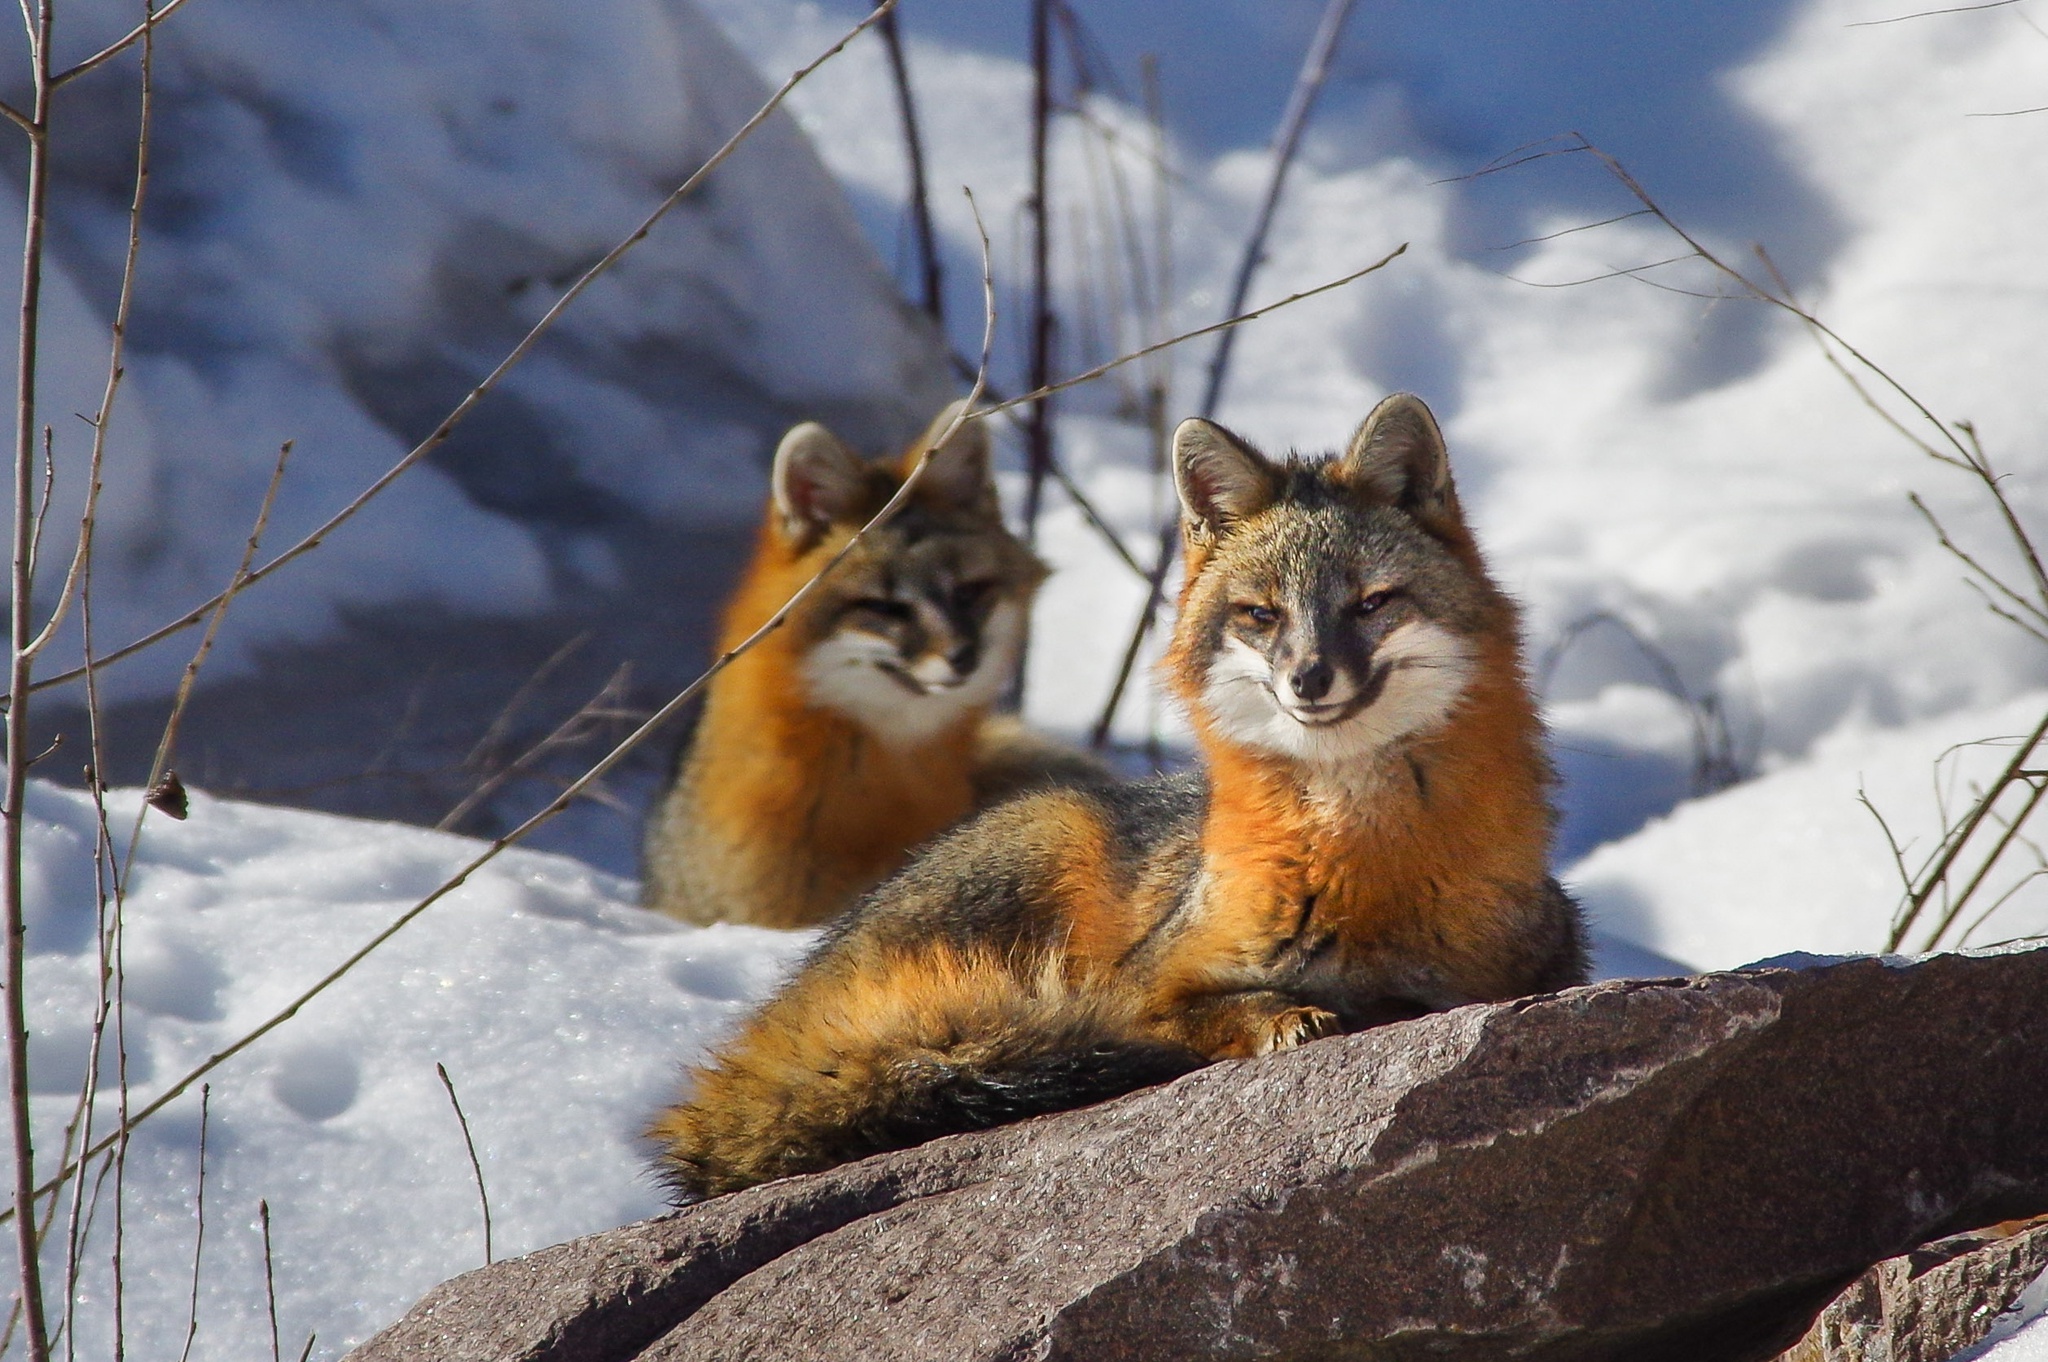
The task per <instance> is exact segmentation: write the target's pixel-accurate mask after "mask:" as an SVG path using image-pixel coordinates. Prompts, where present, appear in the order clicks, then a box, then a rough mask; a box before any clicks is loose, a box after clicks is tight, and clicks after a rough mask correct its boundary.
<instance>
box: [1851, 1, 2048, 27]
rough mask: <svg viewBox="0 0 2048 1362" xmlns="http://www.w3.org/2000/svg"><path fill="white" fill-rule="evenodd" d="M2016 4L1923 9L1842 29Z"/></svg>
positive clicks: (1997, 2) (1859, 22)
mask: <svg viewBox="0 0 2048 1362" xmlns="http://www.w3.org/2000/svg"><path fill="white" fill-rule="evenodd" d="M2018 3H2019V0H1986V3H1984V4H1981V5H1950V6H1949V7H1948V8H1947V9H1923V10H1917V11H1915V12H1914V13H1912V14H1894V15H1893V16H1892V17H1891V18H1889V19H1859V20H1857V21H1856V22H1855V23H1853V24H1843V25H1842V27H1843V28H1882V27H1883V26H1884V25H1886V24H1903V23H1905V22H1906V21H1907V20H1909V19H1931V18H1933V17H1934V16H1935V15H1937V14H1970V13H1974V12H1975V11H1977V10H1980V9H2003V8H2005V7H2006V6H2007V5H2016V4H2018Z"/></svg>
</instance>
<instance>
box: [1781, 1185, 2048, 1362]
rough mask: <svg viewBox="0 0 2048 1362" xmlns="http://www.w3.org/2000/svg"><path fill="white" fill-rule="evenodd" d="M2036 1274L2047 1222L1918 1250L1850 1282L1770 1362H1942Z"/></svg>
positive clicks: (2047, 1257)
mask: <svg viewBox="0 0 2048 1362" xmlns="http://www.w3.org/2000/svg"><path fill="white" fill-rule="evenodd" d="M2044 1271H2048V1216H2041V1217H2036V1218H2034V1219H2032V1220H2017V1221H2008V1222H2006V1223H2004V1224H2000V1225H1993V1226H1990V1227H1989V1228H1987V1229H1983V1230H1972V1231H1970V1232H1969V1233H1966V1234H1956V1235H1950V1236H1949V1237H1948V1238H1946V1239H1938V1240H1936V1241H1935V1242H1933V1243H1931V1244H1922V1245H1921V1246H1920V1247H1919V1248H1916V1249H1914V1250H1913V1251H1912V1252H1911V1253H1906V1254H1902V1255H1900V1256H1899V1257H1897V1258H1887V1259H1885V1260H1884V1261H1883V1262H1881V1263H1879V1264H1877V1266H1875V1267H1873V1268H1871V1269H1870V1271H1868V1272H1866V1273H1864V1274H1863V1275H1862V1276H1861V1277H1858V1278H1857V1279H1856V1280H1855V1281H1853V1282H1851V1283H1850V1284H1849V1289H1848V1290H1846V1291H1844V1292H1843V1293H1842V1294H1841V1295H1839V1296H1837V1297H1835V1298H1834V1300H1832V1301H1830V1302H1829V1303H1828V1307H1827V1309H1825V1310H1823V1311H1821V1312H1820V1318H1819V1319H1816V1320H1815V1321H1814V1322H1813V1327H1812V1328H1811V1329H1808V1330H1807V1331H1806V1337H1804V1338H1802V1339H1800V1340H1799V1342H1798V1343H1796V1344H1794V1345H1793V1346H1792V1347H1791V1348H1789V1349H1787V1350H1786V1351H1785V1352H1784V1353H1782V1354H1781V1355H1780V1356H1779V1357H1778V1359H1777V1362H1947V1360H1948V1359H1949V1358H1952V1357H1954V1356H1955V1355H1956V1354H1957V1353H1959V1352H1961V1351H1962V1350H1963V1349H1965V1348H1967V1347H1969V1346H1970V1345H1972V1344H1974V1343H1978V1342H1981V1341H1982V1340H1984V1339H1985V1338H1987V1337H1988V1336H1989V1335H1990V1333H1991V1330H1992V1328H1993V1326H1994V1325H1996V1324H1997V1323H1998V1322H1999V1316H2000V1315H2001V1314H2003V1313H2005V1312H2006V1311H2007V1310H2009V1309H2011V1308H2012V1307H2013V1306H2014V1305H2016V1304H2018V1303H2019V1300H2020V1297H2021V1295H2022V1293H2024V1292H2025V1291H2026V1290H2027V1289H2028V1288H2029V1287H2030V1286H2033V1285H2034V1284H2035V1283H2036V1282H2041V1281H2042V1280H2043V1279H2042V1273H2043V1272H2044Z"/></svg>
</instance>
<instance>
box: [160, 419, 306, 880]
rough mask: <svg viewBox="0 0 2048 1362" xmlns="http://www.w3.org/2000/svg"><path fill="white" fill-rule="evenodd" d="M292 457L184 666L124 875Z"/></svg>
mask: <svg viewBox="0 0 2048 1362" xmlns="http://www.w3.org/2000/svg"><path fill="white" fill-rule="evenodd" d="M291 456H292V442H291V441H290V440H286V441H285V442H284V444H283V445H281V446H279V448H278V451H277V465H276V466H275V467H274V468H272V469H271V472H270V485H269V486H267V487H265V488H264V489H263V504H262V505H261V506H260V507H258V508H257V511H256V523H255V524H254V525H253V526H252V527H251V528H250V530H249V540H248V542H247V543H246V544H244V545H243V546H242V561H241V562H239V563H237V564H236V565H235V573H234V576H232V577H230V578H229V579H228V589H227V590H225V591H223V592H221V594H220V595H219V597H218V598H217V599H218V601H219V604H218V605H216V606H214V608H213V615H212V618H210V619H208V620H207V622H206V632H205V633H204V634H202V635H200V638H199V646H198V647H197V648H195V649H193V651H192V660H191V661H189V662H187V663H186V664H185V672H184V674H183V675H182V676H180V677H179V678H178V691H177V695H176V696H175V697H174V698H173V699H172V701H171V713H170V717H169V718H167V719H166V720H165V721H164V731H163V736H162V737H161V738H159V739H158V740H157V746H156V756H155V758H154V759H152V761H151V762H150V766H149V779H148V780H147V781H146V782H144V788H145V789H147V790H149V791H150V792H151V795H152V797H150V798H145V799H144V800H143V801H142V802H141V803H140V804H138V805H137V806H136V809H135V826H134V828H133V830H131V831H130V832H129V834H128V855H127V857H126V859H125V862H124V874H125V871H126V869H128V868H132V867H133V866H134V864H135V847H136V844H137V842H139V841H140V840H141V837H142V824H143V820H144V819H145V818H147V817H148V816H149V810H150V809H151V807H153V806H155V805H156V804H157V800H156V799H155V798H154V797H153V796H154V794H155V792H156V791H157V790H158V789H160V788H162V782H164V781H166V780H167V779H169V778H171V769H170V768H171V756H172V754H173V753H174V752H175V751H176V750H177V746H178V729H179V728H180V727H181V726H182V725H183V723H184V719H185V708H186V706H187V705H189V704H190V703H191V701H192V690H193V687H194V686H196V685H197V684H198V681H199V669H200V668H201V667H204V666H205V665H206V658H207V655H208V654H210V653H211V652H212V651H213V641H214V639H215V638H216V637H217V636H218V635H219V633H220V626H221V621H222V620H224V619H225V618H227V613H228V606H229V605H230V604H231V603H233V601H234V599H235V597H236V596H237V595H238V594H240V592H241V590H242V588H243V587H244V586H246V585H247V584H248V582H249V564H250V563H251V562H253V561H255V558H256V550H257V548H258V546H260V545H261V544H262V543H263V531H264V530H265V529H266V528H267V527H268V526H269V524H270V511H271V508H272V507H273V506H275V505H276V504H277V489H278V486H279V485H280V484H281V483H283V482H284V470H285V465H286V464H287V463H288V462H289V461H290V459H291ZM177 798H178V800H179V801H180V804H179V806H178V807H180V808H182V800H183V798H184V795H183V791H182V788H181V789H180V790H179V791H178V795H177ZM173 816H174V817H177V818H183V817H184V816H185V815H184V814H183V813H182V812H175V811H174V812H173Z"/></svg>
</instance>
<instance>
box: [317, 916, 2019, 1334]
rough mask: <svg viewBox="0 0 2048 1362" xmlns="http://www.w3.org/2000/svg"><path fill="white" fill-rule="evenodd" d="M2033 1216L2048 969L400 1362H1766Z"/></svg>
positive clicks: (1491, 1075)
mask: <svg viewBox="0 0 2048 1362" xmlns="http://www.w3.org/2000/svg"><path fill="white" fill-rule="evenodd" d="M2043 1210H2048V951H2032V952H2025V953H2015V954H2006V955H2000V956H1978V957H1963V956H1942V957H1937V958H1934V959H1931V960H1928V961H1925V962H1923V963H1919V964H1911V965H1906V964H1888V963H1882V962H1879V961H1876V960H1863V961H1854V962H1850V963H1845V964H1837V965H1831V966H1828V967H1825V968H1818V969H1812V970H1804V971H1790V970H1763V971H1757V972H1743V973H1733V974H1720V975H1709V976H1702V977H1698V978H1691V979H1681V980H1668V981H1657V982H1623V983H1610V984H1603V985H1597V986H1593V987H1589V988H1582V989H1575V990H1571V991H1569V992H1567V993H1563V994H1560V995H1556V996H1553V997H1544V998H1535V999H1528V1000H1524V1001H1521V1002H1516V1003H1508V1004H1501V1005H1495V1006H1483V1007H1469V1008H1462V1009H1459V1010H1458V1011H1455V1012H1450V1013H1445V1014H1441V1015H1438V1016H1432V1017H1426V1018H1423V1019H1421V1020H1418V1021H1414V1022H1406V1023H1401V1024H1398V1025H1392V1026H1386V1027H1382V1028H1379V1029H1377V1030H1374V1031H1370V1032H1367V1033H1364V1034H1360V1035H1355V1036H1347V1037H1339V1038H1334V1039H1331V1040H1327V1041H1322V1042H1318V1043H1316V1044H1314V1045H1310V1046H1308V1047H1305V1048H1304V1049H1301V1050H1298V1051H1294V1052H1291V1053H1288V1054H1283V1055H1277V1056H1272V1057H1268V1058H1265V1059H1259V1060H1251V1061H1244V1062H1237V1063H1227V1064H1219V1065H1216V1066H1214V1067H1212V1068H1209V1069H1205V1070H1203V1071H1201V1072H1198V1073H1195V1074H1192V1075H1189V1076H1188V1077H1186V1078H1183V1079H1181V1080H1179V1081H1178V1082H1175V1083H1172V1084H1169V1085H1166V1086H1164V1087H1161V1088H1155V1089H1151V1090H1148V1091H1145V1092H1140V1093H1135V1094H1132V1095H1130V1096H1128V1097H1125V1098H1122V1099H1119V1100H1117V1101H1114V1102H1110V1103H1105V1104H1103V1105H1101V1106H1098V1107H1093V1108H1090V1109H1087V1110H1083V1111H1078V1112H1071V1113H1067V1114H1064V1115H1060V1116H1054V1117H1048V1118H1043V1119H1040V1120H1037V1121H1033V1122H1028V1123H1025V1124H1023V1125H1019V1126H1013V1127H1009V1128H1006V1129H1001V1130H996V1131H990V1132H986V1133H983V1134H979V1135H971V1136H960V1137H955V1138H951V1139H946V1140H940V1141H936V1142H934V1143H932V1144H929V1145H925V1146H923V1147H921V1148H918V1149H912V1150H906V1151H903V1152H901V1153H896V1154H890V1155H884V1156H881V1157H879V1158H875V1159H870V1160H867V1161H865V1162H862V1163H859V1164H854V1165H850V1166H848V1167H845V1168H840V1169H836V1170H833V1171H831V1172H828V1173H824V1174H819V1175H815V1176H812V1177H805V1178H796V1179H790V1180H788V1181H785V1182H780V1183H772V1184H769V1185H767V1186H764V1187H758V1188H754V1189H752V1190H750V1191H747V1192H743V1193H740V1194H738V1195H735V1196H731V1197H726V1198H722V1199H720V1200H717V1201H714V1202H711V1203H708V1204H705V1205H701V1206H696V1207H691V1208H688V1209H686V1210H684V1211H682V1212H680V1213H678V1214H675V1215H672V1216H669V1217H665V1218H662V1219H659V1220H655V1221H650V1222H646V1223H644V1224H640V1225H634V1226H628V1227H626V1228H624V1229H621V1230H616V1231H613V1232H611V1233H608V1234H600V1235H595V1236H592V1237H590V1238H586V1239H582V1240H577V1241H575V1242H572V1243H569V1244H564V1245H560V1246H558V1247H556V1248H552V1249H548V1250H545V1251H543V1252H541V1253H538V1254H534V1255H532V1256H530V1257H528V1258H525V1259H521V1260H518V1261H516V1262H509V1263H501V1264H498V1265H497V1266H495V1267H492V1268H487V1269H484V1270H482V1271H479V1272H474V1273H470V1274H468V1275H467V1276H464V1277H460V1278H457V1279H455V1280H453V1281H451V1282H448V1283H446V1284H444V1285H443V1286H441V1287H439V1288H437V1289H436V1290H435V1291H434V1292H432V1293H430V1294H429V1295H428V1296H427V1297H426V1299H424V1300H423V1301H421V1302H420V1304H419V1305H418V1306H416V1307H415V1308H414V1310H413V1311H412V1312H411V1313H410V1314H408V1315H407V1316H406V1317H405V1318H404V1319H403V1320H401V1321H399V1322H398V1323H397V1324H395V1325H393V1326H392V1327H391V1328H389V1329H387V1330H385V1331H384V1332H383V1333H381V1334H379V1335H378V1336H377V1337H375V1338H373V1339H371V1340H370V1341H369V1342H367V1343H366V1344H364V1345H363V1346H362V1347H361V1348H360V1349H358V1350H357V1352H356V1353H355V1354H354V1356H355V1357H356V1358H357V1359H359V1362H398V1359H426V1358H436V1359H485V1358H490V1359H500V1358H505V1359H510V1358H520V1359H543V1358H545V1359H561V1360H562V1362H569V1360H570V1359H574V1362H606V1360H608V1359H625V1358H633V1357H645V1358H648V1359H656V1358H660V1359H685V1358H687V1359H692V1362H707V1360H708V1359H742V1358H746V1359H771V1358H772V1359H777V1360H778V1362H785V1360H788V1362H794V1360H795V1359H856V1358H857V1359H862V1360H863V1362H885V1360H886V1359H905V1362H941V1360H942V1359H984V1358H986V1359H995V1358H1027V1357H1028V1358H1070V1359H1087V1360H1088V1362H1117V1360H1118V1359H1162V1360H1164V1359H1186V1358H1196V1357H1203V1358H1281V1359H1310V1358H1315V1359H1337V1358H1368V1357H1369V1358H1373V1359H1406V1358H1423V1357H1430V1358H1445V1357H1449V1358H1473V1359H1480V1358H1485V1359H1492V1358H1511V1357H1513V1358H1521V1357H1527V1358H1542V1359H1546V1362H1562V1360H1563V1359H1581V1358H1583V1359H1595V1358H1615V1359H1623V1358H1626V1359H1644V1358H1658V1359H1668V1360H1669V1362H1686V1359H1730V1360H1731V1362H1732V1360H1734V1359H1745V1360H1746V1359H1759V1360H1761V1359H1767V1358H1771V1357H1774V1356H1776V1355H1777V1354H1779V1353H1780V1352H1781V1351H1782V1350H1783V1349H1784V1348H1786V1347H1787V1346H1789V1345H1791V1344H1793V1343H1794V1342H1796V1341H1797V1340H1798V1339H1799V1338H1800V1336H1801V1335H1802V1333H1804V1331H1805V1330H1806V1328H1807V1327H1808V1325H1809V1324H1810V1323H1811V1322H1812V1321H1813V1319H1814V1316H1815V1314H1816V1313H1817V1312H1818V1311H1819V1310H1820V1309H1821V1308H1822V1307H1823V1306H1824V1305H1826V1304H1827V1303H1828V1302H1829V1301H1830V1300H1831V1299H1833V1298H1834V1297H1835V1296H1836V1295H1837V1294H1838V1293H1840V1291H1841V1290H1842V1288H1843V1287H1844V1286H1845V1285H1846V1284H1848V1283H1849V1282H1851V1281H1852V1280H1853V1279H1855V1278H1856V1277H1857V1276H1858V1275H1859V1274H1860V1273H1862V1272H1863V1271H1864V1270H1865V1269H1866V1268H1867V1267H1869V1266H1870V1265H1871V1264H1873V1263H1875V1262H1878V1261H1879V1260H1882V1259H1885V1258H1888V1257H1891V1256H1893V1255H1896V1254H1899V1253H1901V1252H1904V1251H1905V1250H1908V1249H1910V1248H1912V1247H1913V1246H1915V1245H1918V1244H1923V1243H1926V1242H1928V1241H1929V1240H1932V1239H1935V1238H1937V1237H1939V1236H1942V1235H1945V1234H1951V1233H1954V1232H1957V1231H1961V1230H1964V1229H1967V1228H1971V1227H1974V1226H1982V1225H1988V1224H1992V1223H1994V1222H1997V1221H2000V1220H2003V1219H2008V1218H2011V1217H2015V1216H2021V1215H2031V1214H2035V1213H2039V1212H2041V1211H2043Z"/></svg>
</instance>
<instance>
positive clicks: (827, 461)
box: [768, 421, 868, 544]
mask: <svg viewBox="0 0 2048 1362" xmlns="http://www.w3.org/2000/svg"><path fill="white" fill-rule="evenodd" d="M768 481H769V487H770V489H771V491H772V492H773V494H774V497H775V510H776V512H777V514H778V515H779V517H780V519H781V521H782V530H783V533H784V534H786V535H788V536H789V537H790V538H791V539H793V540H795V541H796V542H798V543H799V544H805V543H809V542H810V541H811V540H812V539H815V538H816V537H817V536H818V535H819V534H820V533H821V532H823V531H824V529H825V528H826V527H827V526H829V525H831V524H832V522H834V521H835V520H848V519H852V518H854V517H855V516H856V515H857V514H858V512H859V511H860V510H861V509H862V503H863V501H864V500H865V494H866V491H867V482H868V466H867V464H866V463H864V462H863V461H862V460H861V457H860V455H858V454H856V453H854V452H853V451H852V450H850V449H848V448H847V447H846V446H845V445H844V444H842V443H840V440H839V437H838V436H837V435H834V434H833V433H832V432H831V431H829V430H827V429H825V428H824V427H823V426H821V425H819V424H818V423H817V422H816V421H806V422H804V423H803V424H802V425H800V426H797V427H795V428H793V429H792V430H791V431H790V432H789V434H787V435H785V436H783V437H782V443H781V444H779V445H777V446H776V447H775V468H774V471H773V472H772V473H770V474H769V479H768Z"/></svg>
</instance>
